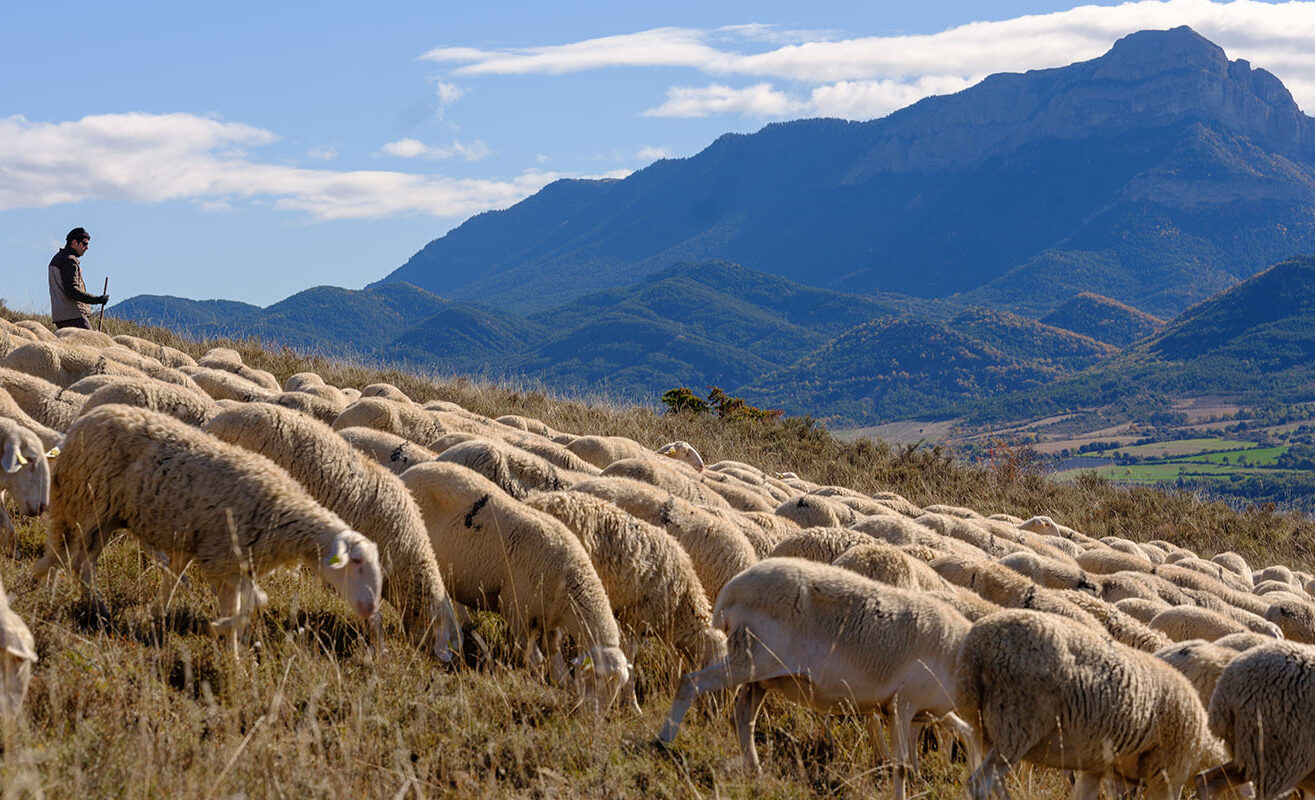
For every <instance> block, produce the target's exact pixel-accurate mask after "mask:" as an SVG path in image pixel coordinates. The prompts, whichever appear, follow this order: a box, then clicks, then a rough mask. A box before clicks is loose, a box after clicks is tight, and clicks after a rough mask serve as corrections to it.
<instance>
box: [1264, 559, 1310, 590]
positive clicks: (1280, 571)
mask: <svg viewBox="0 0 1315 800" xmlns="http://www.w3.org/2000/svg"><path fill="white" fill-rule="evenodd" d="M1265 581H1283V582H1284V583H1286V584H1289V585H1290V586H1293V587H1295V588H1298V589H1300V588H1302V585H1301V581H1299V580H1297V576H1296V574H1295V573H1293V571H1292V570H1291V569H1289V568H1287V567H1285V566H1283V565H1282V564H1275V565H1274V566H1270V567H1265V568H1264V569H1262V570H1260V571H1259V572H1253V573H1252V574H1251V583H1252V585H1255V586H1258V585H1260V584H1261V583H1264V582H1265Z"/></svg>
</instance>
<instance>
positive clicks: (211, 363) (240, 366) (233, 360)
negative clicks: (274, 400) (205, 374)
mask: <svg viewBox="0 0 1315 800" xmlns="http://www.w3.org/2000/svg"><path fill="white" fill-rule="evenodd" d="M196 364H197V366H199V367H204V368H206V369H217V370H223V371H224V372H231V373H232V374H234V375H236V376H238V377H239V378H243V379H245V380H248V381H250V382H251V383H254V384H256V385H257V386H259V387H260V388H262V389H264V390H266V391H267V392H273V393H276V394H277V393H278V392H280V391H282V389H283V387H282V386H281V385H279V382H278V379H277V378H275V377H274V376H273V375H272V374H270V373H269V372H266V371H265V370H263V369H255V368H253V367H249V366H247V365H246V364H244V363H242V356H241V354H239V353H238V352H237V351H236V350H233V349H232V348H229V347H216V348H214V349H212V350H210V351H209V352H207V353H206V354H205V355H203V356H201V357H200V358H198V359H197V360H196Z"/></svg>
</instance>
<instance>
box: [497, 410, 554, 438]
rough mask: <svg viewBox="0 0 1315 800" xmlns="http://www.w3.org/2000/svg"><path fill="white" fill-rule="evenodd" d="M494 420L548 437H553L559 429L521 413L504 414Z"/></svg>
mask: <svg viewBox="0 0 1315 800" xmlns="http://www.w3.org/2000/svg"><path fill="white" fill-rule="evenodd" d="M494 422H501V423H502V424H503V425H507V426H509V427H512V428H518V429H520V430H523V431H528V432H529V433H533V434H535V435H536V436H542V437H544V438H546V439H551V438H552V437H554V436H556V435H557V431H555V430H553V429H552V428H549V427H548V426H547V425H546V424H544V422H543V421H541V420H537V419H534V418H532V417H522V416H521V415H519V414H503V415H502V416H500V417H495V418H494Z"/></svg>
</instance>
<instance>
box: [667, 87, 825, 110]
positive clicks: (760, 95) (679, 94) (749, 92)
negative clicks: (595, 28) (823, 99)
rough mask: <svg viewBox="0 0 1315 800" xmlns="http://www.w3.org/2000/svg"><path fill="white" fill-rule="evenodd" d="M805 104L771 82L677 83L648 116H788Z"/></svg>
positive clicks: (801, 108)
mask: <svg viewBox="0 0 1315 800" xmlns="http://www.w3.org/2000/svg"><path fill="white" fill-rule="evenodd" d="M803 108H804V107H803V105H802V104H801V103H800V102H799V101H797V100H794V99H792V98H791V97H790V96H789V95H787V94H785V93H784V92H781V91H778V90H777V89H775V88H773V87H772V85H771V84H770V83H759V84H755V85H753V86H747V87H745V88H743V89H733V88H731V87H729V86H724V85H722V84H719V83H714V84H711V85H709V86H698V87H695V86H673V87H671V88H670V89H668V90H667V101H666V102H665V103H663V104H662V105H660V106H658V107H657V108H650V109H649V110H647V111H645V112H644V116H646V117H707V116H710V115H712V114H740V115H741V116H745V117H784V116H787V115H790V114H796V113H799V112H800V111H802V110H803Z"/></svg>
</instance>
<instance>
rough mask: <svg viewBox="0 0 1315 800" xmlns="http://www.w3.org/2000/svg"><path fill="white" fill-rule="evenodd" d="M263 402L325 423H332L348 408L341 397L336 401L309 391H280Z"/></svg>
mask: <svg viewBox="0 0 1315 800" xmlns="http://www.w3.org/2000/svg"><path fill="white" fill-rule="evenodd" d="M263 402H266V403H273V404H274V405H276V406H283V407H284V408H291V409H293V410H295V411H299V412H301V413H302V414H305V415H306V416H308V417H314V418H315V419H317V420H319V421H320V422H323V423H324V424H325V425H332V424H333V421H334V420H335V419H337V418H338V415H339V414H341V413H342V412H343V409H345V408H347V403H346V402H344V401H342V400H341V399H339V400H337V401H334V400H330V399H328V398H325V397H321V396H319V395H317V394H311V393H309V392H280V393H278V394H276V395H273V396H271V397H270V398H269V399H267V400H264V401H263Z"/></svg>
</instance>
